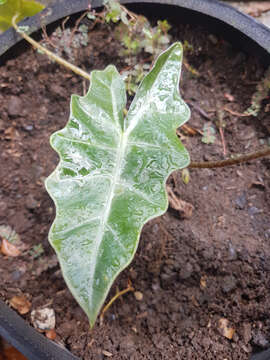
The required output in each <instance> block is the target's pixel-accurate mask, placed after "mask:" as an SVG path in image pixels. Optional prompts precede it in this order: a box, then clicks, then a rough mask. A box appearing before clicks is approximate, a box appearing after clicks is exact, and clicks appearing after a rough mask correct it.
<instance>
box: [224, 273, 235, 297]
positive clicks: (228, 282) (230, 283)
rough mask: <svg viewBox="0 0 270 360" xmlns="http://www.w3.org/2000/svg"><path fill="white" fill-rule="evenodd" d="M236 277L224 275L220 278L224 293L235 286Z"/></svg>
mask: <svg viewBox="0 0 270 360" xmlns="http://www.w3.org/2000/svg"><path fill="white" fill-rule="evenodd" d="M236 284H237V282H236V279H235V277H234V276H225V277H224V278H223V279H222V290H223V292H224V293H225V294H227V293H229V292H231V291H232V290H234V289H235V288H236Z"/></svg>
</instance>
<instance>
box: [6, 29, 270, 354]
mask: <svg viewBox="0 0 270 360" xmlns="http://www.w3.org/2000/svg"><path fill="white" fill-rule="evenodd" d="M172 34H173V37H174V40H181V41H183V42H184V41H187V42H188V43H189V44H190V45H192V47H193V51H187V52H186V54H185V65H184V66H183V71H182V79H181V86H180V88H181V94H182V96H183V98H184V99H185V101H187V102H188V103H189V105H190V108H191V118H190V121H189V123H188V125H189V126H190V127H192V128H195V129H197V130H199V133H197V134H195V135H194V136H191V135H190V134H189V133H187V132H184V131H183V130H182V131H181V129H180V133H181V137H182V141H183V143H184V145H185V146H186V148H187V149H188V150H189V151H190V155H191V159H192V160H193V161H194V160H200V161H209V160H214V159H215V160H218V159H223V158H224V148H223V147H224V145H225V147H226V151H227V155H226V156H227V157H230V156H231V155H233V154H240V153H247V152H252V151H255V150H257V149H259V148H260V147H261V146H263V144H266V143H267V141H268V138H269V117H270V113H269V110H270V109H269V106H268V107H267V103H266V102H264V103H263V104H262V109H261V111H260V113H259V115H258V116H257V117H253V116H246V117H244V116H239V114H242V113H243V112H244V111H245V110H246V109H247V108H248V107H249V106H250V104H251V98H252V95H253V94H254V92H255V91H256V84H257V83H258V82H259V81H260V80H261V79H262V77H263V74H264V70H265V69H264V68H263V66H262V65H261V64H260V62H259V60H258V59H256V57H255V56H249V55H247V54H245V53H243V52H240V51H238V50H237V49H234V48H233V47H232V46H231V45H230V44H229V43H227V42H226V41H224V40H223V39H222V38H219V37H217V36H214V35H213V34H210V33H209V32H207V31H206V30H205V29H204V28H201V27H199V26H189V25H177V26H174V28H173V30H172ZM198 34H199V36H198ZM88 36H89V39H88V45H87V46H86V47H81V48H80V49H73V52H72V56H73V60H74V61H75V62H76V64H78V65H79V66H82V67H83V68H84V69H85V70H87V71H91V70H93V69H104V68H105V67H106V66H107V65H108V64H110V63H113V64H115V65H116V66H117V67H118V69H119V70H120V71H121V70H123V69H124V68H126V67H127V65H126V64H125V62H124V60H123V58H121V57H119V56H118V55H117V54H118V51H119V49H120V45H119V44H118V43H117V41H116V40H115V39H114V37H113V32H112V31H109V32H108V29H107V28H106V26H100V27H98V28H96V29H95V30H93V31H92V32H90V33H89V35H88ZM56 40H57V39H55V38H54V39H53V41H56ZM24 47H25V49H26V51H21V49H20V47H18V48H17V54H15V55H13V57H10V58H9V59H8V60H7V61H6V62H5V64H4V65H2V66H1V67H0V87H1V92H0V104H1V118H0V139H1V143H0V163H1V177H0V225H4V226H9V227H10V228H12V229H14V231H15V232H16V233H17V234H18V235H19V236H20V239H21V241H22V242H23V244H24V247H23V250H22V252H21V255H20V256H18V257H10V256H5V255H3V254H2V255H1V254H0V278H1V281H0V296H1V298H2V299H4V300H6V301H9V300H11V299H12V298H13V297H14V296H15V295H17V296H21V295H22V294H23V295H24V296H25V297H26V298H27V299H28V300H29V302H30V304H31V309H30V311H29V312H28V313H27V314H25V315H21V316H23V317H24V318H25V319H26V320H27V321H29V322H30V323H31V318H30V313H31V311H32V310H34V309H38V308H41V307H44V306H47V307H51V308H53V309H54V311H55V314H56V326H55V332H56V339H55V340H54V341H56V342H58V343H60V344H62V345H64V346H65V347H66V348H67V349H69V350H70V351H71V352H72V353H73V354H74V355H77V356H79V357H81V358H82V359H105V358H107V357H108V358H112V359H133V360H135V359H187V360H188V359H200V360H203V359H207V360H210V359H215V360H216V359H218V360H223V359H248V358H249V356H250V353H251V352H252V351H259V350H263V349H264V348H267V347H268V346H270V291H269V290H270V224H269V208H270V204H269V166H270V160H269V158H268V159H261V160H258V161H254V162H250V163H246V164H242V165H238V166H235V167H227V168H220V169H203V170H200V169H198V170H193V169H191V170H190V181H189V183H188V184H187V185H185V184H184V183H183V181H182V175H181V172H180V171H177V172H175V173H174V174H173V175H172V176H170V178H169V180H168V185H169V186H170V187H171V189H172V190H173V192H174V194H175V196H176V197H178V198H179V199H181V200H183V201H185V202H187V203H189V204H191V205H192V206H193V207H194V209H193V213H192V216H191V217H190V218H185V216H186V214H185V212H182V213H181V214H180V213H179V212H177V211H176V210H174V209H172V208H169V210H168V211H167V212H166V213H165V214H164V215H163V216H161V217H159V218H156V219H154V220H151V221H150V222H149V223H147V224H146V225H145V226H144V228H143V231H142V234H141V239H140V245H139V248H138V251H137V254H136V255H135V258H134V260H133V261H132V263H131V265H130V266H129V267H128V268H127V269H125V271H124V272H123V273H122V274H121V275H120V276H119V277H118V278H117V280H116V282H115V284H114V285H113V287H112V289H111V291H110V293H109V296H108V298H107V300H108V299H110V298H111V297H112V296H113V295H114V294H115V293H116V291H117V290H122V289H124V288H126V287H127V283H128V280H130V281H131V283H132V286H133V287H134V288H135V290H136V293H134V292H129V293H127V294H125V295H124V296H122V297H121V298H120V299H118V300H117V301H115V302H114V303H113V305H112V306H111V307H110V308H109V310H108V311H107V313H106V314H105V316H104V320H103V323H102V324H101V323H100V321H99V320H98V321H97V323H96V325H95V326H94V328H93V329H92V330H90V329H89V323H88V319H87V317H86V315H85V314H84V312H83V311H82V310H81V308H80V307H79V305H78V304H77V302H76V301H75V300H74V298H73V297H72V295H71V294H70V292H69V290H68V288H67V286H66V284H65V282H64V280H63V278H62V275H61V272H60V269H59V265H58V262H57V259H56V256H55V254H54V251H53V250H52V248H51V246H50V245H49V243H48V240H47V237H48V231H49V228H50V225H51V224H52V221H53V219H54V215H55V210H54V204H53V202H52V200H51V199H50V197H49V195H48V194H47V192H46V190H45V188H44V179H45V178H46V177H47V176H48V175H49V174H50V173H51V172H52V171H53V169H54V168H55V166H56V165H57V163H58V161H59V159H58V156H57V154H56V153H55V151H53V149H52V148H51V147H50V145H49V137H50V135H51V134H52V133H53V132H54V131H56V130H58V129H61V128H62V127H64V126H65V124H66V122H67V120H68V117H69V103H70V95H71V94H73V93H76V94H80V95H82V94H83V93H84V91H85V90H86V89H87V83H86V81H85V80H83V79H82V78H80V77H78V76H76V75H74V74H72V73H70V72H68V71H66V70H65V69H62V68H60V67H59V66H58V65H57V64H55V63H51V62H50V61H49V60H48V59H47V58H46V57H45V56H43V55H41V54H39V53H37V52H36V51H34V50H33V49H30V48H29V47H27V46H26V45H24ZM141 60H143V58H142V59H138V61H141ZM191 67H192V68H194V69H195V70H196V71H197V72H198V74H197V75H195V73H194V71H193V73H192V71H190V69H191ZM225 108H226V109H227V110H228V109H229V111H227V110H225ZM220 123H222V124H223V133H224V141H222V138H221V136H220V131H219V129H218V124H220ZM206 125H211V126H212V128H213V129H215V131H216V133H215V142H214V144H205V143H203V142H202V136H201V134H200V132H203V129H204V127H205V126H206ZM1 231H3V227H1ZM0 236H1V234H0ZM3 236H4V235H3V233H2V238H3ZM13 237H14V234H13Z"/></svg>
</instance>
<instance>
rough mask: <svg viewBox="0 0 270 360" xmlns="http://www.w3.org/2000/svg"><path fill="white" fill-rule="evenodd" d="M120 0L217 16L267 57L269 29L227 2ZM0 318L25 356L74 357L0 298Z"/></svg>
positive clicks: (45, 15)
mask: <svg viewBox="0 0 270 360" xmlns="http://www.w3.org/2000/svg"><path fill="white" fill-rule="evenodd" d="M121 3H122V4H127V5H129V4H130V5H131V4H134V5H135V4H141V5H143V4H156V5H168V6H170V5H172V6H178V7H179V8H183V9H186V10H191V11H193V12H196V13H198V14H203V15H206V16H208V17H211V18H214V19H217V20H218V21H219V22H220V23H221V24H222V23H223V24H226V25H227V26H228V25H229V26H230V27H231V28H233V29H235V30H237V31H238V32H240V33H241V34H244V35H245V36H246V37H247V38H249V39H250V40H252V41H253V42H255V43H256V44H257V45H258V46H259V47H260V48H261V50H264V53H267V55H269V56H268V57H269V58H270V29H269V28H267V27H266V26H265V25H263V24H262V23H260V22H258V21H256V20H255V19H254V18H252V17H250V16H248V15H246V14H243V13H241V12H240V11H238V10H236V9H235V8H233V7H232V6H230V5H228V4H225V3H221V2H219V1H217V0H122V1H121ZM102 4H103V1H102V0H93V1H92V8H97V7H101V6H102ZM88 6H89V0H76V1H73V0H58V1H56V2H55V3H54V4H53V5H51V6H49V7H47V8H45V9H44V10H43V11H42V12H41V13H39V14H37V15H35V16H33V17H30V18H27V19H25V20H23V21H21V22H20V23H19V25H20V26H28V27H29V33H30V34H31V33H33V32H35V31H37V30H38V29H40V27H41V24H42V25H49V24H51V23H53V22H55V21H57V20H59V19H61V18H64V17H66V16H69V15H72V14H75V13H79V12H81V11H85V10H86V9H87V8H88ZM224 26H225V25H224ZM21 40H22V38H21V36H20V35H19V34H17V33H16V32H15V30H14V29H12V28H10V29H8V30H7V31H5V32H4V33H3V34H1V35H0V58H1V56H2V55H4V54H5V53H6V52H7V51H8V50H9V49H11V48H12V47H13V46H14V45H15V44H17V43H18V42H19V41H21ZM0 65H1V64H0ZM0 320H1V321H0V335H1V336H3V337H4V338H5V339H6V340H7V341H8V342H9V343H10V344H11V345H13V346H15V347H16V348H17V349H18V350H19V351H21V353H22V354H24V355H25V356H27V357H28V359H29V360H49V359H53V358H54V359H60V358H61V359H63V360H64V359H70V360H72V359H74V360H75V359H78V358H77V357H75V356H74V355H72V354H71V353H70V352H69V351H68V350H66V349H62V348H60V347H59V346H58V345H57V344H56V343H54V342H52V341H50V340H48V339H47V338H45V337H44V336H42V335H40V334H39V333H38V332H37V331H35V330H34V329H33V328H32V327H31V326H30V325H28V324H27V323H26V322H25V321H24V320H23V318H21V317H20V316H19V315H17V314H16V313H15V312H14V311H13V310H11V309H10V308H9V307H8V306H7V305H6V304H5V303H4V302H3V301H2V300H1V299H0ZM266 353H267V354H268V353H269V350H266V351H265V352H263V353H261V354H258V355H255V356H254V358H253V357H252V358H253V359H254V360H255V359H256V360H257V359H258V360H260V359H264V357H263V356H264V355H263V354H266ZM60 354H61V355H60ZM59 356H60V357H59ZM261 356H262V357H261Z"/></svg>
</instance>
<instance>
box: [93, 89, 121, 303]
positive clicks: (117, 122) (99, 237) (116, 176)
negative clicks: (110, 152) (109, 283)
mask: <svg viewBox="0 0 270 360" xmlns="http://www.w3.org/2000/svg"><path fill="white" fill-rule="evenodd" d="M110 90H111V97H112V107H113V117H114V120H115V125H116V127H118V129H119V130H120V139H119V140H120V141H119V146H118V148H117V154H116V161H115V167H114V173H113V177H112V180H111V186H110V190H109V197H108V200H107V202H106V205H105V212H104V215H103V217H101V219H102V220H101V223H100V226H99V231H98V234H97V237H96V241H95V247H94V249H93V255H92V258H93V259H94V261H93V263H92V267H91V269H90V275H89V278H90V279H91V282H92V283H93V280H94V277H95V271H96V264H97V261H96V259H97V258H98V253H99V248H100V245H101V243H102V239H103V234H104V231H105V227H106V223H107V221H108V218H109V216H110V211H111V205H112V201H113V198H114V194H115V188H116V186H117V184H118V183H119V179H120V175H121V164H122V161H123V158H124V153H125V150H126V145H127V136H126V134H125V133H124V132H123V130H122V129H121V126H120V119H119V116H118V112H117V102H116V99H115V96H114V91H113V89H112V87H111V89H110ZM92 293H93V287H90V288H89V299H91V300H93V299H92V295H93V294H92Z"/></svg>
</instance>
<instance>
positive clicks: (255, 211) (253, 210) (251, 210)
mask: <svg viewBox="0 0 270 360" xmlns="http://www.w3.org/2000/svg"><path fill="white" fill-rule="evenodd" d="M261 212H262V210H260V209H258V208H256V206H251V207H250V208H249V209H248V214H249V215H250V216H251V217H253V215H256V214H260V213H261Z"/></svg>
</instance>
